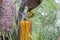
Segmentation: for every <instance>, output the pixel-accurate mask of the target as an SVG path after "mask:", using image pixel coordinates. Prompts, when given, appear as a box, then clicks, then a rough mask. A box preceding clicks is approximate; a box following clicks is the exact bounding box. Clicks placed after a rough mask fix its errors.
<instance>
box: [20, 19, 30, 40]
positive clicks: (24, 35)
mask: <svg viewBox="0 0 60 40" xmlns="http://www.w3.org/2000/svg"><path fill="white" fill-rule="evenodd" d="M19 27H20V28H19V32H20V35H19V38H20V39H19V40H30V36H29V34H30V32H31V23H30V21H29V20H27V19H24V20H21V22H20V23H19Z"/></svg>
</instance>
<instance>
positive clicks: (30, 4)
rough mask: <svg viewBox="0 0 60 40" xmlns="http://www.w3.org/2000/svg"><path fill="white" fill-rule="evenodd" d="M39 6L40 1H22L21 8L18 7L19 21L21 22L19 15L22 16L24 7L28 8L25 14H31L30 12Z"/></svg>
mask: <svg viewBox="0 0 60 40" xmlns="http://www.w3.org/2000/svg"><path fill="white" fill-rule="evenodd" d="M39 4H41V0H22V2H21V6H20V9H19V15H18V16H19V20H21V18H22V15H21V14H23V12H24V8H25V6H27V7H28V10H27V12H30V13H31V10H32V9H34V8H36V7H37V6H38V5H39ZM30 15H31V14H30Z"/></svg>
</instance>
